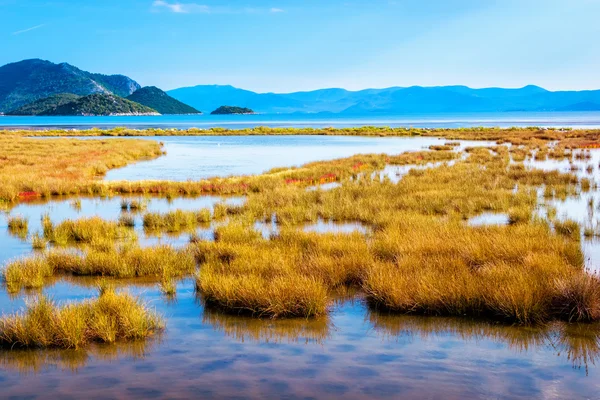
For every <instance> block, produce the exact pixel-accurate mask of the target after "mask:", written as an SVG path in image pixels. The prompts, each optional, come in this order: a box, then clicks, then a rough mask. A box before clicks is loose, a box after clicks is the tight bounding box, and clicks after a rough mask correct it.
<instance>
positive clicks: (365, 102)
mask: <svg viewBox="0 0 600 400" xmlns="http://www.w3.org/2000/svg"><path fill="white" fill-rule="evenodd" d="M168 94H169V95H171V96H172V97H174V98H176V99H178V100H180V101H183V102H185V103H187V104H190V105H191V106H193V107H196V108H199V109H206V110H212V109H215V108H217V107H219V106H220V105H221V104H237V105H239V106H240V107H247V108H251V109H253V110H255V111H256V112H259V113H295V112H300V113H345V114H365V113H390V114H415V113H444V112H452V113H460V112H508V111H528V112H543V111H595V110H598V108H599V106H598V105H600V90H589V91H559V92H552V91H549V90H546V89H544V88H541V87H539V86H534V85H529V86H525V87H522V88H518V89H504V88H483V89H472V88H469V87H467V86H435V87H422V86H411V87H390V88H385V89H365V90H360V91H348V90H345V89H337V88H332V89H320V90H314V91H307V92H295V93H255V92H251V91H248V90H243V89H238V88H235V87H233V86H218V85H210V86H209V85H205V86H202V85H201V86H194V87H186V88H180V89H175V90H171V91H169V92H168Z"/></svg>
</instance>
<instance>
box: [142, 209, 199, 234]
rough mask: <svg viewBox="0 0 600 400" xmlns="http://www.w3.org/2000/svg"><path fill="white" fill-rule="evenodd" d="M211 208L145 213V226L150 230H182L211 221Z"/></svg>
mask: <svg viewBox="0 0 600 400" xmlns="http://www.w3.org/2000/svg"><path fill="white" fill-rule="evenodd" d="M210 220H211V214H210V210H209V209H202V210H199V211H183V210H174V211H169V212H167V213H165V214H161V213H147V214H145V215H144V228H145V229H147V230H150V231H166V232H181V231H185V230H190V229H193V228H196V227H197V226H198V225H200V224H206V223H209V222H210Z"/></svg>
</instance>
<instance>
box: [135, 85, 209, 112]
mask: <svg viewBox="0 0 600 400" xmlns="http://www.w3.org/2000/svg"><path fill="white" fill-rule="evenodd" d="M127 100H131V101H135V102H136V103H140V104H142V105H145V106H147V107H150V108H152V109H154V110H156V111H158V112H159V113H161V114H202V112H200V111H198V110H196V109H195V108H193V107H190V106H188V105H187V104H184V103H182V102H180V101H179V100H175V99H174V98H172V97H171V96H169V95H168V94H166V93H165V92H163V91H162V90H160V89H159V88H157V87H155V86H146V87H143V88H141V89H138V90H136V91H135V92H133V94H131V95H130V96H128V97H127Z"/></svg>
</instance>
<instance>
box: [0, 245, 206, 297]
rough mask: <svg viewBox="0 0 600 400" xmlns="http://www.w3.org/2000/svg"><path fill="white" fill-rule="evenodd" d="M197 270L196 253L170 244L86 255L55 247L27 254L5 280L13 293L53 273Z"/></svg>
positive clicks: (161, 274)
mask: <svg viewBox="0 0 600 400" xmlns="http://www.w3.org/2000/svg"><path fill="white" fill-rule="evenodd" d="M195 270H196V261H195V259H194V255H193V253H192V252H191V251H190V250H188V249H181V250H179V249H174V248H172V247H170V246H156V247H149V248H140V247H126V248H123V249H115V248H111V249H109V250H108V251H106V250H98V249H94V248H90V249H87V250H86V251H84V252H83V254H80V253H76V252H74V251H72V250H51V251H48V252H46V253H43V254H36V255H33V256H30V257H25V258H22V259H19V260H16V261H13V262H10V263H8V264H7V265H6V267H5V268H4V271H3V278H4V282H5V284H6V286H7V288H8V290H9V291H11V292H18V291H19V290H21V289H33V288H40V287H42V286H44V284H45V283H46V282H47V281H48V280H49V279H50V278H51V277H53V276H55V275H57V274H59V273H63V274H72V275H78V276H107V277H115V278H135V277H153V278H172V277H179V276H185V275H191V274H193V273H194V272H195Z"/></svg>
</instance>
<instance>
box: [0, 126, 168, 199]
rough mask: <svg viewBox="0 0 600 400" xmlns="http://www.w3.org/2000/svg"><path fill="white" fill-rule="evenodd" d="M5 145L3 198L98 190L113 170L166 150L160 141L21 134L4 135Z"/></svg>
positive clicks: (0, 139) (0, 178) (0, 177)
mask: <svg viewBox="0 0 600 400" xmlns="http://www.w3.org/2000/svg"><path fill="white" fill-rule="evenodd" d="M0 148H1V149H2V158H1V159H0V171H1V172H0V199H2V200H4V201H9V202H12V201H15V200H17V199H18V198H19V196H21V197H22V196H27V197H49V196H52V195H66V194H82V193H88V192H92V191H93V188H94V187H95V185H96V184H97V178H98V177H99V176H102V175H104V173H105V172H106V171H108V170H109V169H112V168H117V167H122V166H124V165H126V164H128V163H131V162H133V161H137V160H142V159H151V158H155V157H158V156H159V155H161V154H162V151H161V147H160V144H159V143H157V142H154V141H146V140H79V139H44V140H35V139H30V138H23V137H21V136H20V135H18V134H17V135H14V134H0ZM48 154H53V156H52V157H50V158H49V157H48Z"/></svg>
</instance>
